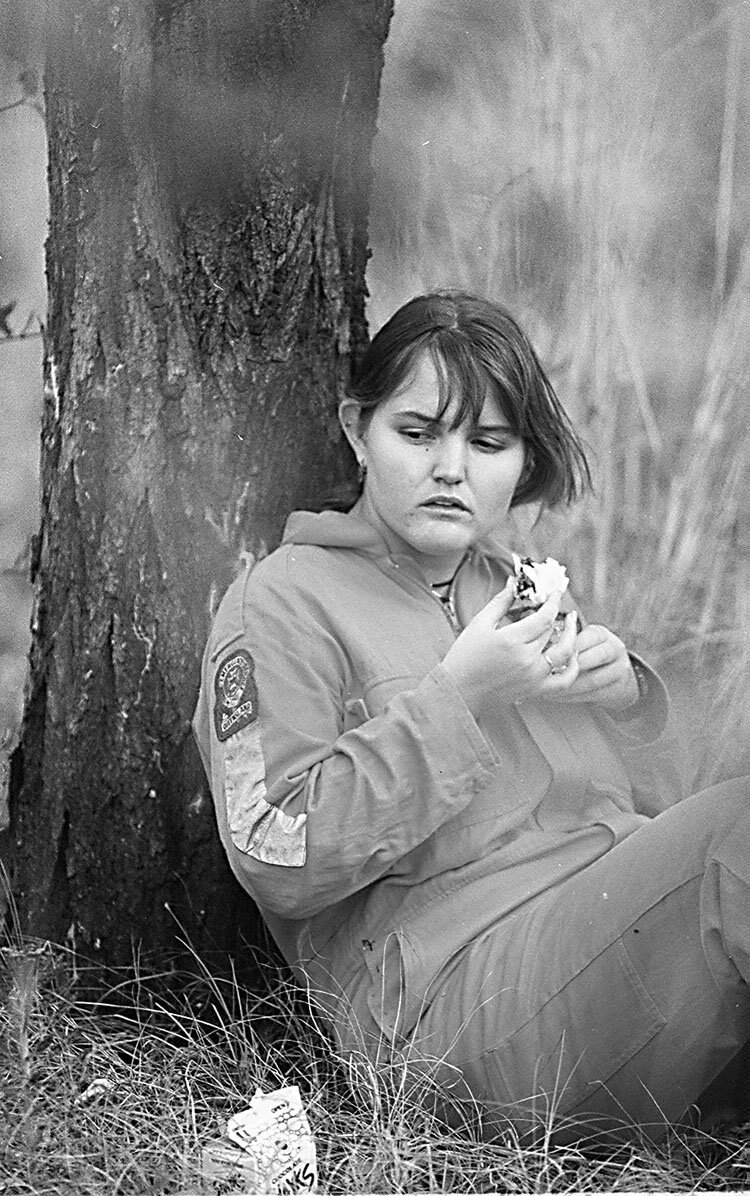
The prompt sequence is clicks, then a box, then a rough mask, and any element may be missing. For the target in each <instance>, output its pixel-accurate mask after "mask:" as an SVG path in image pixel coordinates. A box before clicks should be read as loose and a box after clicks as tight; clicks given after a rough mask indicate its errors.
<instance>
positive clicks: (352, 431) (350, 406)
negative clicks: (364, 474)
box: [339, 399, 362, 460]
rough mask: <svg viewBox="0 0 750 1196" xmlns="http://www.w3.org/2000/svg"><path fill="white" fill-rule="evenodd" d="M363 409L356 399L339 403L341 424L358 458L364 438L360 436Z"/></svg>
mask: <svg viewBox="0 0 750 1196" xmlns="http://www.w3.org/2000/svg"><path fill="white" fill-rule="evenodd" d="M361 415H362V408H361V407H360V405H359V403H358V402H357V400H356V399H342V401H341V402H340V403H339V423H340V424H341V427H342V428H343V429H344V435H345V436H346V439H347V440H348V441H349V444H350V445H351V448H352V451H353V453H354V455H355V457H356V458H357V460H359V459H360V456H361V451H362V449H361V445H362V437H361V435H360V420H361Z"/></svg>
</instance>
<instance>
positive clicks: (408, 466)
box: [341, 353, 524, 581]
mask: <svg viewBox="0 0 750 1196" xmlns="http://www.w3.org/2000/svg"><path fill="white" fill-rule="evenodd" d="M439 407H440V387H439V380H438V374H437V370H436V368H435V365H434V362H433V360H432V358H431V356H430V355H429V354H428V353H425V354H423V355H422V356H421V357H420V358H419V359H418V361H417V365H416V368H415V370H414V372H413V373H412V375H411V377H410V379H409V381H408V382H407V384H406V385H405V386H404V387H402V389H401V390H399V391H398V392H397V393H396V394H394V395H391V397H390V398H389V399H385V400H384V401H383V402H382V403H381V404H380V405H379V406H378V407H377V408H376V409H375V411H374V413H373V415H372V416H371V418H370V421H369V423H367V425H366V426H365V428H364V429H360V428H359V426H358V418H357V417H358V415H359V407H358V405H357V404H356V403H353V402H351V403H344V404H342V409H341V419H342V423H343V425H344V430H345V432H346V434H347V436H348V438H349V441H350V443H351V445H352V447H353V448H354V451H355V453H356V454H357V456H358V458H359V460H360V461H361V462H362V463H363V464H364V465H365V466H366V469H367V473H366V476H365V484H364V489H363V492H362V496H361V498H360V499H359V502H358V503H357V506H356V508H355V509H356V511H357V513H358V514H359V515H360V516H362V517H363V518H365V519H367V520H368V521H369V522H370V523H372V524H373V525H374V526H375V527H377V528H378V530H379V531H380V532H381V533H382V535H383V537H384V538H385V540H386V542H387V544H388V545H389V547H390V548H391V550H392V551H401V552H403V551H406V552H409V553H411V555H412V556H413V557H414V558H415V559H416V560H417V561H418V563H419V564H420V565H421V567H422V569H423V571H424V573H425V575H426V577H427V579H428V580H429V581H444V580H446V579H447V578H448V577H450V576H451V575H452V574H453V572H454V570H455V569H456V568H457V566H458V564H459V563H460V561H461V559H462V557H463V556H464V554H465V552H466V550H467V549H468V548H470V547H472V546H473V545H476V544H477V543H479V542H480V541H482V540H484V539H486V538H487V537H488V536H490V535H493V534H496V533H497V531H498V529H499V528H500V526H501V524H502V522H503V520H504V518H505V516H506V515H507V513H508V509H509V507H510V503H511V499H512V498H513V493H514V491H515V489H516V486H517V485H518V481H519V478H520V476H521V471H522V470H523V465H524V448H523V443H522V441H521V440H520V439H519V437H518V436H516V435H515V434H514V433H513V432H512V431H511V428H510V425H509V424H508V420H507V419H506V417H505V416H504V415H503V412H502V411H501V409H500V406H499V404H498V402H497V400H496V398H495V397H494V395H493V394H492V393H491V391H490V390H489V388H488V393H487V397H486V399H485V402H484V407H483V408H482V413H481V416H480V419H479V423H478V424H477V425H476V426H472V425H470V424H468V423H464V424H461V425H459V427H457V428H451V422H452V418H453V415H454V413H455V403H451V405H450V406H449V407H448V409H447V411H446V412H445V413H444V415H443V417H442V419H441V420H440V421H438V420H437V412H438V410H439Z"/></svg>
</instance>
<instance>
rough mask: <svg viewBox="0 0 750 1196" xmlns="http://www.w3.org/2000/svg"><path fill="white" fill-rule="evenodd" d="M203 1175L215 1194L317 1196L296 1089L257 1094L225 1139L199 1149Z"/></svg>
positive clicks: (313, 1162) (314, 1166) (312, 1144)
mask: <svg viewBox="0 0 750 1196" xmlns="http://www.w3.org/2000/svg"><path fill="white" fill-rule="evenodd" d="M203 1174H204V1177H205V1178H206V1179H207V1180H209V1181H210V1182H211V1183H212V1185H213V1186H214V1190H215V1191H219V1192H225V1191H226V1192H230V1191H232V1192H237V1191H242V1192H247V1193H255V1192H270V1193H279V1196H282V1194H287V1193H289V1194H290V1196H291V1194H296V1193H304V1192H317V1190H318V1167H317V1159H316V1155H315V1141H314V1139H313V1136H312V1133H311V1131H310V1125H309V1123H308V1120H307V1115H306V1113H305V1110H304V1108H303V1107H302V1097H301V1096H300V1092H299V1088H297V1086H296V1085H293V1086H290V1087H289V1088H278V1089H277V1090H276V1091H275V1092H267V1093H263V1092H261V1091H260V1090H258V1091H257V1092H256V1093H255V1096H254V1097H253V1098H252V1100H251V1101H250V1106H249V1108H247V1109H243V1111H242V1112H241V1113H236V1114H235V1115H234V1117H231V1118H230V1119H229V1121H228V1122H227V1128H226V1137H225V1138H223V1139H220V1140H219V1141H217V1142H212V1143H209V1145H208V1146H207V1147H206V1148H205V1149H204V1151H203ZM227 1184H229V1186H227Z"/></svg>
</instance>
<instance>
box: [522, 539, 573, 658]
mask: <svg viewBox="0 0 750 1196" xmlns="http://www.w3.org/2000/svg"><path fill="white" fill-rule="evenodd" d="M513 569H514V575H515V586H516V597H515V599H514V602H513V605H512V606H511V608H510V610H509V611H508V614H507V618H508V619H509V620H510V622H511V623H517V622H518V620H519V619H525V618H526V616H527V615H528V614H530V613H531V612H532V611H533V610H538V608H539V607H540V606H541V605H542V603H543V602H546V600H547V599H548V598H549V597H550V596H551V595H552V594H559V595H560V596H562V595H563V594H564V593H565V591H566V590H567V588H568V584H569V580H570V579H569V578H568V574H567V570H566V568H565V566H564V565H561V564H560V562H559V561H556V560H555V559H554V557H549V556H548V557H547V559H546V561H533V560H532V559H531V557H521V556H518V555H517V554H516V553H515V552H514V553H513ZM564 624H565V615H564V614H562V613H560V614H558V615H557V617H556V619H555V625H554V627H553V629H552V634H551V636H550V639H549V641H548V645H547V646H549V644H554V643H557V641H558V639H559V638H560V636H561V635H562V631H563V626H564Z"/></svg>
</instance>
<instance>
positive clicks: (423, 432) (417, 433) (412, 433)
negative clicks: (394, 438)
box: [400, 428, 430, 444]
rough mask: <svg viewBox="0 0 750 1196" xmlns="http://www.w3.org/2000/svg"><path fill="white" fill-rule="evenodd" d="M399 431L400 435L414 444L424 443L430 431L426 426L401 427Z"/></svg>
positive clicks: (428, 437)
mask: <svg viewBox="0 0 750 1196" xmlns="http://www.w3.org/2000/svg"><path fill="white" fill-rule="evenodd" d="M400 431H401V435H402V436H405V437H406V439H407V440H411V441H413V442H414V443H415V444H425V443H426V441H428V440H429V439H430V433H429V432H428V431H427V429H426V428H401V429H400Z"/></svg>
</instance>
